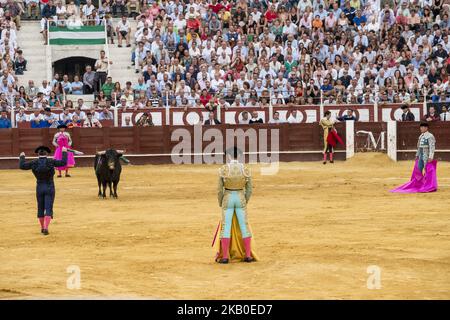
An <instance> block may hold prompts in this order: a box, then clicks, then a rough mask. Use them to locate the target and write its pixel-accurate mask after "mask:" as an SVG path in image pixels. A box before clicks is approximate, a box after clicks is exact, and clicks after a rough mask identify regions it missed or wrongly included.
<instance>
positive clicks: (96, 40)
mask: <svg viewBox="0 0 450 320" xmlns="http://www.w3.org/2000/svg"><path fill="white" fill-rule="evenodd" d="M49 42H50V44H53V45H63V46H67V45H92V44H106V42H105V26H82V27H77V28H65V27H50V30H49Z"/></svg>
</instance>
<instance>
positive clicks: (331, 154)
mask: <svg viewBox="0 0 450 320" xmlns="http://www.w3.org/2000/svg"><path fill="white" fill-rule="evenodd" d="M330 161H333V153H332V152H330Z"/></svg>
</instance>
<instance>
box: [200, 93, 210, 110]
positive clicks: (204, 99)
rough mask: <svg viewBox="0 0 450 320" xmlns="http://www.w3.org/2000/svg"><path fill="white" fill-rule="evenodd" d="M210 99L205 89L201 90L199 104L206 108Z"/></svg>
mask: <svg viewBox="0 0 450 320" xmlns="http://www.w3.org/2000/svg"><path fill="white" fill-rule="evenodd" d="M211 99H212V96H211V95H210V94H209V93H208V91H207V90H206V89H203V90H202V94H201V95H200V102H201V103H202V104H203V106H206V105H207V104H208V102H209V100H211Z"/></svg>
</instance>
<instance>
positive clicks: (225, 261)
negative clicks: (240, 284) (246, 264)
mask: <svg viewBox="0 0 450 320" xmlns="http://www.w3.org/2000/svg"><path fill="white" fill-rule="evenodd" d="M228 261H229V260H228V259H220V260H219V263H222V264H227V263H228Z"/></svg>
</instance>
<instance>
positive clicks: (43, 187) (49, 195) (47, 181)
mask: <svg viewBox="0 0 450 320" xmlns="http://www.w3.org/2000/svg"><path fill="white" fill-rule="evenodd" d="M62 152H63V155H62V160H54V159H52V158H48V155H49V154H50V149H49V148H48V147H45V146H40V147H38V148H36V150H35V153H37V154H38V156H39V157H38V159H35V160H31V161H28V162H26V161H25V153H23V152H22V153H21V154H20V160H19V167H20V169H22V170H30V169H31V170H32V171H33V174H34V176H35V177H36V182H37V184H36V198H37V207H38V210H37V216H38V219H39V223H40V224H41V233H42V234H44V235H48V226H49V224H50V221H51V219H52V218H53V201H54V200H55V184H54V182H53V176H54V175H55V167H64V166H65V165H66V163H67V149H66V148H63V149H62Z"/></svg>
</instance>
